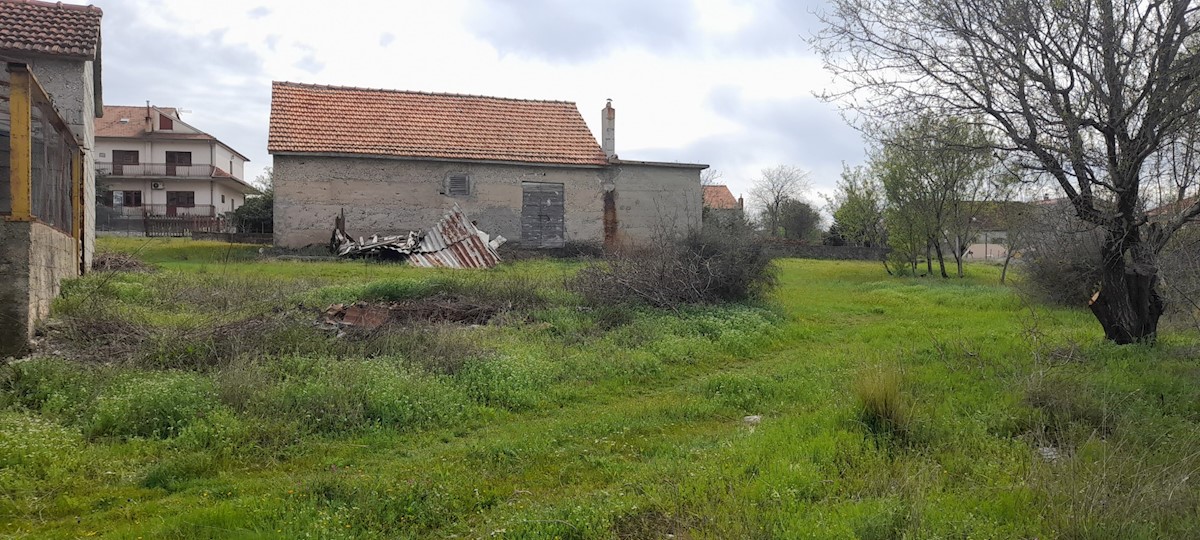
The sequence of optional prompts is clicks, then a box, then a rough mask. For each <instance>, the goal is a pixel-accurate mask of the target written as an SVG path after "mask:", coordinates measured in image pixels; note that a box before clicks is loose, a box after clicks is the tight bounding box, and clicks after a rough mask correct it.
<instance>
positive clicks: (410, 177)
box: [273, 155, 701, 248]
mask: <svg viewBox="0 0 1200 540" xmlns="http://www.w3.org/2000/svg"><path fill="white" fill-rule="evenodd" d="M274 166H275V169H274V176H273V180H274V187H275V223H274V226H275V228H274V230H275V245H277V246H280V247H286V248H299V247H304V246H307V245H312V244H324V243H326V242H328V241H329V235H330V232H331V231H332V230H333V225H334V217H335V216H337V215H338V213H339V212H340V211H341V210H342V209H345V211H346V231H347V232H348V233H350V234H351V235H353V236H370V235H371V234H376V233H379V234H397V233H402V232H406V231H409V230H424V229H427V228H429V227H430V226H431V225H433V224H434V223H437V221H438V220H439V219H441V217H442V215H443V214H444V213H445V212H446V210H449V209H450V208H451V207H453V206H454V204H455V203H458V204H459V206H461V207H462V209H463V211H464V212H466V214H467V216H469V217H470V218H471V219H473V220H475V221H476V222H477V223H478V226H479V228H480V229H481V230H483V231H485V232H487V233H489V234H492V235H496V234H500V235H503V236H504V237H505V238H507V239H509V240H510V241H512V242H514V243H519V242H520V240H521V204H522V188H521V183H522V182H549V183H561V184H563V187H564V205H563V206H564V218H565V238H564V240H565V241H566V242H602V241H604V197H605V194H606V192H610V191H611V192H613V193H615V197H614V199H615V202H616V206H617V212H616V216H615V217H616V221H617V234H618V235H619V237H620V239H621V240H622V241H632V242H638V241H645V240H647V239H648V238H649V237H650V235H651V234H652V233H654V232H655V231H657V230H659V229H661V228H663V227H675V228H678V229H680V230H684V229H687V228H694V227H698V226H699V225H700V215H701V195H700V179H699V170H698V169H695V168H682V167H674V166H653V165H625V164H622V165H620V166H619V167H607V168H584V167H567V166H552V167H545V166H535V165H510V164H494V163H478V162H451V161H420V160H400V159H379V158H359V157H333V156H293V155H276V156H275V158H274ZM452 174H455V175H456V174H466V175H468V176H469V178H470V187H471V189H470V194H469V195H465V196H449V195H446V194H445V192H446V182H447V178H448V177H449V176H450V175H452Z"/></svg>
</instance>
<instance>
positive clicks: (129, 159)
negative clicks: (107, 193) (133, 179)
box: [112, 150, 138, 176]
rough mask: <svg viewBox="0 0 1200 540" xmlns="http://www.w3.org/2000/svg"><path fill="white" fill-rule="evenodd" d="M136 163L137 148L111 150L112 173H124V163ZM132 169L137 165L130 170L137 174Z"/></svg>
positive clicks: (119, 174) (118, 174)
mask: <svg viewBox="0 0 1200 540" xmlns="http://www.w3.org/2000/svg"><path fill="white" fill-rule="evenodd" d="M137 164H138V152H137V150H113V153H112V166H113V168H112V173H113V174H115V175H117V176H121V175H123V174H125V166H126V165H137ZM134 169H137V167H132V168H131V170H130V172H131V173H133V174H137V171H136V170H134Z"/></svg>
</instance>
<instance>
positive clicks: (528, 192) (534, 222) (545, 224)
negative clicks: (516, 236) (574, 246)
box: [521, 182, 566, 248]
mask: <svg viewBox="0 0 1200 540" xmlns="http://www.w3.org/2000/svg"><path fill="white" fill-rule="evenodd" d="M521 191H522V192H523V196H522V200H521V245H522V246H525V247H533V248H556V247H562V246H563V240H564V239H565V238H566V227H565V225H564V219H563V185H562V184H550V183H546V182H522V183H521Z"/></svg>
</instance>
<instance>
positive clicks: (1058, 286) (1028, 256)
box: [1020, 214, 1103, 307]
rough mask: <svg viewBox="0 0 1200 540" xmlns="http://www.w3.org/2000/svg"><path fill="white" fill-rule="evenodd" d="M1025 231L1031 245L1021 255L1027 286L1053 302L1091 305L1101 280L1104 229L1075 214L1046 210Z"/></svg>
mask: <svg viewBox="0 0 1200 540" xmlns="http://www.w3.org/2000/svg"><path fill="white" fill-rule="evenodd" d="M1026 226H1027V227H1029V230H1028V231H1027V232H1024V233H1023V234H1025V235H1027V236H1028V237H1029V245H1028V246H1027V247H1026V249H1024V250H1023V252H1022V256H1021V266H1020V268H1021V274H1022V276H1023V278H1024V280H1023V281H1022V283H1023V285H1024V287H1025V288H1026V289H1027V290H1028V291H1029V292H1030V293H1031V294H1032V295H1033V296H1035V297H1037V298H1039V299H1041V300H1042V301H1043V302H1047V303H1050V304H1055V305H1061V306H1071V307H1079V306H1083V305H1087V303H1088V300H1090V299H1091V297H1092V293H1094V292H1095V291H1096V285H1097V284H1098V283H1099V282H1100V271H1101V269H1100V263H1101V255H1100V246H1101V241H1102V240H1103V232H1102V231H1100V230H1099V229H1097V228H1095V227H1094V226H1091V225H1087V224H1084V223H1083V222H1082V221H1080V220H1079V219H1078V218H1075V217H1074V216H1059V215H1049V214H1043V215H1041V216H1035V217H1034V218H1032V219H1031V223H1028V224H1027V225H1026Z"/></svg>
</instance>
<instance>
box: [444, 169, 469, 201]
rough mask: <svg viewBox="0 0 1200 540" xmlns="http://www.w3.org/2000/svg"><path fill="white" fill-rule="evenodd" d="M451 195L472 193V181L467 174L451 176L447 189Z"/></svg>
mask: <svg viewBox="0 0 1200 540" xmlns="http://www.w3.org/2000/svg"><path fill="white" fill-rule="evenodd" d="M446 191H447V192H448V193H449V194H450V195H451V196H461V195H470V194H471V183H470V181H469V180H468V179H467V175H465V174H456V175H453V176H451V177H450V182H449V185H448V186H447V190H446Z"/></svg>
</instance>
